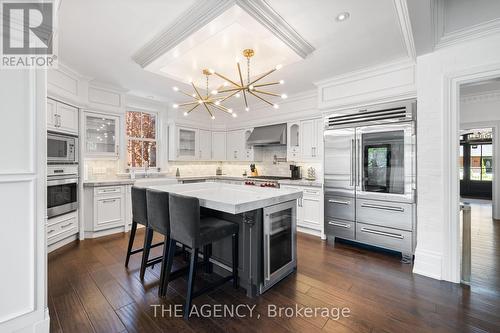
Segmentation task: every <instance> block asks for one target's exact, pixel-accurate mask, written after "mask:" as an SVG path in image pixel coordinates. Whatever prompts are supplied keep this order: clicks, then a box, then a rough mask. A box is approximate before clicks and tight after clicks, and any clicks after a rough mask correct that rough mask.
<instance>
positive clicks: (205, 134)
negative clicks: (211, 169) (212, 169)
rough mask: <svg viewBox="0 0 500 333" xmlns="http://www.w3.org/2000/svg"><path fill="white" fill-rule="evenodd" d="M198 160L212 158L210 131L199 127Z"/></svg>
mask: <svg viewBox="0 0 500 333" xmlns="http://www.w3.org/2000/svg"><path fill="white" fill-rule="evenodd" d="M198 137H199V142H200V143H199V145H198V160H200V161H210V160H211V159H212V132H211V131H207V130H202V129H200V130H199V131H198Z"/></svg>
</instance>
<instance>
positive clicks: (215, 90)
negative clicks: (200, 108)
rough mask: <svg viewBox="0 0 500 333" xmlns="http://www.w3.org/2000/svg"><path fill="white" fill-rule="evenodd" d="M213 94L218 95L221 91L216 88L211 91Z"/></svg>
mask: <svg viewBox="0 0 500 333" xmlns="http://www.w3.org/2000/svg"><path fill="white" fill-rule="evenodd" d="M210 93H211V94H212V95H217V94H218V93H219V92H218V91H217V89H214V90H212V91H211V92H210Z"/></svg>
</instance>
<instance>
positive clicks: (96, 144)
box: [85, 113, 120, 158]
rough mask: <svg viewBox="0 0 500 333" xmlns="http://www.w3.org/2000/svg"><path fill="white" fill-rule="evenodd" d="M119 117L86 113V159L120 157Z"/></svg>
mask: <svg viewBox="0 0 500 333" xmlns="http://www.w3.org/2000/svg"><path fill="white" fill-rule="evenodd" d="M119 123H120V121H119V117H117V116H111V115H106V114H99V113H85V155H86V157H113V158H118V157H119V145H118V142H119V141H118V140H119V130H118V125H119Z"/></svg>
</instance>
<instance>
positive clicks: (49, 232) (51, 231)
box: [47, 229, 55, 234]
mask: <svg viewBox="0 0 500 333" xmlns="http://www.w3.org/2000/svg"><path fill="white" fill-rule="evenodd" d="M54 231H55V230H54V229H51V230H49V231H47V234H51V233H53V232H54Z"/></svg>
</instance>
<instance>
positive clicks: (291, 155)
mask: <svg viewBox="0 0 500 333" xmlns="http://www.w3.org/2000/svg"><path fill="white" fill-rule="evenodd" d="M287 127H288V135H287V138H286V140H287V160H288V161H292V162H296V161H299V160H300V132H301V127H300V122H293V123H288V124H287Z"/></svg>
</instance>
